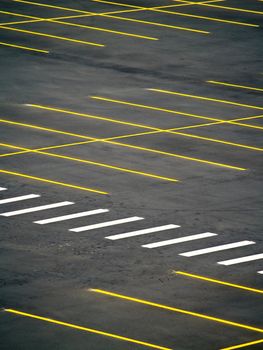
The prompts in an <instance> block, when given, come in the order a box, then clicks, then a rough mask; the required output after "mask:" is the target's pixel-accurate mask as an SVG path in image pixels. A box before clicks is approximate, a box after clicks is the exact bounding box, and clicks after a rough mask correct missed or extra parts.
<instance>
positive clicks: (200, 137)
mask: <svg viewBox="0 0 263 350" xmlns="http://www.w3.org/2000/svg"><path fill="white" fill-rule="evenodd" d="M27 106H30V107H34V108H40V109H46V110H51V111H54V112H59V113H67V114H72V115H76V116H80V117H84V118H91V119H99V120H105V121H107V122H110V123H117V124H124V125H130V126H134V127H138V128H142V129H149V130H154V131H152V132H145V133H139V134H133V135H134V136H137V135H138V136H140V135H149V134H151V133H152V134H154V133H156V134H157V133H162V132H165V133H169V134H174V135H181V136H184V137H190V138H196V139H200V140H205V141H210V142H215V143H221V144H226V145H229V146H234V147H240V148H245V149H251V150H254V151H260V152H262V151H263V149H262V148H259V147H254V146H249V145H244V144H239V143H234V142H229V141H225V140H218V139H214V138H208V137H203V136H199V135H194V134H188V133H187V134H186V133H181V132H178V131H176V130H181V129H187V128H191V127H194V126H191V127H189V126H187V127H181V128H180V127H178V128H172V129H160V128H156V127H153V126H148V125H144V124H134V123H129V122H124V121H122V120H118V119H112V118H105V117H101V116H93V115H89V114H84V113H78V112H72V111H67V110H64V109H58V108H52V107H46V106H40V105H34V104H27ZM219 123H221V122H219ZM126 137H130V136H129V135H127V136H126Z"/></svg>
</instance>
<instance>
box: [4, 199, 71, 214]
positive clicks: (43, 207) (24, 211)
mask: <svg viewBox="0 0 263 350" xmlns="http://www.w3.org/2000/svg"><path fill="white" fill-rule="evenodd" d="M71 204H75V203H74V202H68V201H64V202H58V203H53V204H47V205H40V206H37V207H31V208H26V209H20V210H15V211H9V212H6V213H1V214H0V215H1V216H6V217H9V216H16V215H22V214H27V213H33V212H36V211H41V210H47V209H53V208H59V207H64V206H65V205H71Z"/></svg>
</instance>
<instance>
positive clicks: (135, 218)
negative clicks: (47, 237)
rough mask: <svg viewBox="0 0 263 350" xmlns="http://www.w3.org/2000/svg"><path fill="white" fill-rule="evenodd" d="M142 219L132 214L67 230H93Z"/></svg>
mask: <svg viewBox="0 0 263 350" xmlns="http://www.w3.org/2000/svg"><path fill="white" fill-rule="evenodd" d="M143 219H144V218H141V217H139V216H132V217H130V218H125V219H119V220H113V221H106V222H101V223H99V224H94V225H88V226H81V227H75V228H71V229H70V230H69V231H72V232H83V231H89V230H95V229H97V228H102V227H108V226H115V225H120V224H125V223H127V222H133V221H138V220H143Z"/></svg>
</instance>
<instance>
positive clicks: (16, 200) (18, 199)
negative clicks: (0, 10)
mask: <svg viewBox="0 0 263 350" xmlns="http://www.w3.org/2000/svg"><path fill="white" fill-rule="evenodd" d="M38 197H40V194H27V195H25V196H18V197H11V198H6V199H1V200H0V204H5V203H12V202H19V201H24V200H26V199H32V198H38Z"/></svg>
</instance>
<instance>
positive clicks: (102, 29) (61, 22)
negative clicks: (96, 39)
mask: <svg viewBox="0 0 263 350" xmlns="http://www.w3.org/2000/svg"><path fill="white" fill-rule="evenodd" d="M48 21H49V22H52V23H59V24H62V25H66V26H72V27H79V28H85V29H91V30H97V31H101V32H106V33H111V34H118V35H124V36H130V37H134V38H139V39H146V40H159V39H158V38H154V37H151V36H146V35H139V34H132V33H127V32H120V31H117V30H111V29H107V28H100V27H93V26H87V25H84V24H77V23H70V22H64V21H58V20H48Z"/></svg>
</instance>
